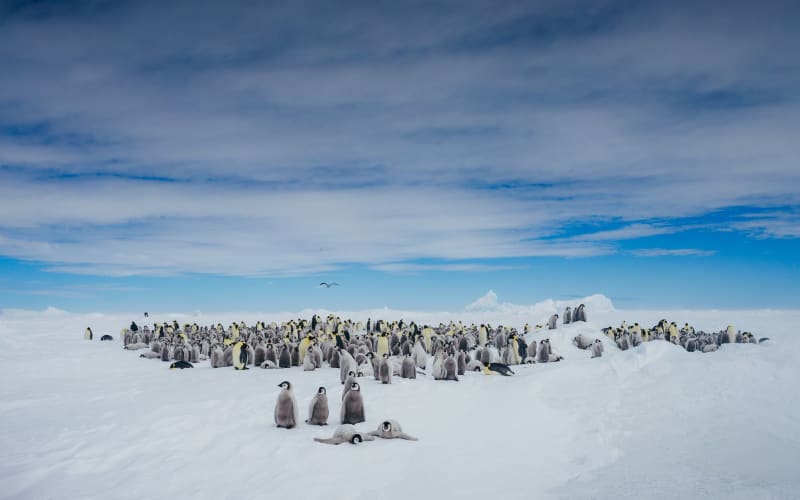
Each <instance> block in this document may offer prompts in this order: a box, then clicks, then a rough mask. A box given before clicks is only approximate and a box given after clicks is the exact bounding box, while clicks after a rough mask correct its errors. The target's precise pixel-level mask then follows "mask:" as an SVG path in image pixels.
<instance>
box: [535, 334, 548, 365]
mask: <svg viewBox="0 0 800 500" xmlns="http://www.w3.org/2000/svg"><path fill="white" fill-rule="evenodd" d="M549 346H550V339H544V340H542V341H541V342H539V351H538V352H537V353H536V362H537V363H547V362H548V361H550V348H549Z"/></svg>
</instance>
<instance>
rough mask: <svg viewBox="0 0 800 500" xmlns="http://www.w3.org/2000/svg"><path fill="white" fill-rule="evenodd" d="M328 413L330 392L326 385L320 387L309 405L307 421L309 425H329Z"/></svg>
mask: <svg viewBox="0 0 800 500" xmlns="http://www.w3.org/2000/svg"><path fill="white" fill-rule="evenodd" d="M328 413H329V411H328V394H327V391H326V390H325V388H324V387H320V388H319V389H317V393H316V394H314V397H313V398H311V403H310V404H309V405H308V420H306V423H308V424H309V425H328Z"/></svg>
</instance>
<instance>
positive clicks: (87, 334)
mask: <svg viewBox="0 0 800 500" xmlns="http://www.w3.org/2000/svg"><path fill="white" fill-rule="evenodd" d="M93 336H94V335H93V334H92V329H91V328H89V327H88V326H87V327H86V331H85V332H84V333H83V340H92V337H93Z"/></svg>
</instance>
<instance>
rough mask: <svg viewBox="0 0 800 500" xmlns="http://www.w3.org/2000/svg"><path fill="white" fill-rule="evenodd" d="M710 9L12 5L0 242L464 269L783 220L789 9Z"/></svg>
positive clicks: (780, 225)
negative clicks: (721, 224) (715, 218)
mask: <svg viewBox="0 0 800 500" xmlns="http://www.w3.org/2000/svg"><path fill="white" fill-rule="evenodd" d="M726 5H727V7H728V8H722V9H721V8H717V7H718V6H715V5H714V4H713V2H708V3H706V2H703V3H696V2H685V3H684V2H677V3H673V4H670V5H669V6H663V5H660V4H658V3H650V4H646V3H642V4H636V5H632V4H629V3H624V2H581V1H575V2H572V1H570V2H536V3H534V2H500V3H497V4H492V5H491V6H487V4H486V3H485V2H434V3H432V4H425V5H416V4H414V3H411V4H408V3H405V4H403V6H402V7H400V6H393V7H388V6H383V7H381V8H379V7H378V6H377V4H371V3H363V2H345V3H339V4H337V5H336V6H335V7H333V6H332V5H331V4H329V3H326V2H304V3H302V4H297V3H294V4H279V3H274V4H272V3H265V4H253V3H250V2H230V3H226V4H224V5H223V4H220V3H218V2H208V1H194V2H188V1H185V2H169V3H168V4H164V3H163V2H150V1H142V2H111V3H105V2H79V3H77V4H76V5H74V6H73V8H71V9H64V8H62V7H59V6H58V5H57V4H48V3H43V4H33V5H30V6H18V7H16V8H13V9H11V8H10V7H8V6H6V7H0V8H2V9H6V10H4V11H0V18H2V19H3V21H2V24H0V28H2V29H0V209H1V210H2V213H3V219H2V221H0V254H2V255H6V256H11V257H14V258H19V259H25V260H33V261H38V262H44V263H48V264H49V265H50V269H52V270H55V271H59V272H72V273H81V274H83V273H88V274H93V273H97V274H110V275H131V274H153V275H171V274H178V273H185V272H210V273H218V274H236V275H276V276H278V275H293V274H298V273H308V272H323V271H328V270H331V269H336V268H339V267H341V266H346V265H350V264H364V265H367V266H370V267H371V268H373V269H379V270H384V271H387V272H422V271H428V270H433V269H438V270H453V271H469V270H473V271H480V270H482V269H485V268H486V266H489V267H491V266H494V264H483V263H480V262H478V263H476V262H474V261H475V260H481V259H503V258H511V257H533V256H565V257H591V256H597V255H607V254H609V253H613V252H617V251H619V248H618V245H619V244H620V243H621V242H625V241H630V240H636V239H640V238H648V237H653V236H658V235H665V234H670V233H675V232H678V231H681V230H683V228H682V226H681V222H680V220H681V219H683V218H687V217H703V216H706V215H708V214H710V213H713V212H715V211H719V210H724V209H726V208H728V207H756V208H759V209H767V210H769V209H774V210H781V209H783V208H785V207H794V209H795V210H796V207H798V206H800V191H798V189H797V187H796V186H798V185H800V169H798V165H797V158H798V157H800V150H799V149H798V146H797V141H796V137H795V135H796V134H795V131H796V130H798V129H800V102H799V101H798V99H797V98H796V97H795V94H796V93H795V92H794V89H795V88H797V86H798V85H799V84H800V64H798V62H797V58H796V57H795V54H796V53H797V51H798V50H800V42H799V39H800V37H798V35H797V33H796V29H795V28H796V21H797V20H798V18H799V17H798V8H797V6H796V4H794V3H792V2H762V3H759V4H758V5H753V4H751V3H744V2H743V3H741V4H737V5H735V6H731V5H730V4H726ZM386 9H389V11H387V10H386ZM221 26H225V29H221ZM767 26H768V27H769V28H768V29H767V28H766V27H767ZM575 226H579V227H580V228H581V229H580V230H570V231H565V230H564V228H567V227H575ZM733 227H734V228H735V229H737V230H739V231H743V232H745V233H746V234H753V235H756V236H759V237H797V236H800V235H798V234H797V231H793V230H792V229H793V227H794V222H793V220H785V219H784V218H782V217H774V218H771V219H769V220H768V218H765V217H761V218H759V219H752V220H746V221H740V222H739V224H738V225H735V226H733ZM662 250H663V251H664V252H671V253H663V254H661V255H688V254H685V253H684V254H682V253H681V252H685V251H687V250H686V249H671V250H670V249H651V250H649V251H651V252H656V251H662ZM647 251H648V250H641V251H639V252H640V253H641V252H647ZM712 251H713V250H708V252H712ZM695 255H696V254H695ZM651 256H652V255H651ZM421 259H438V260H440V261H442V263H441V264H435V265H434V264H424V265H423V264H418V263H415V262H414V261H416V260H421Z"/></svg>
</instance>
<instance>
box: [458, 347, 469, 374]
mask: <svg viewBox="0 0 800 500" xmlns="http://www.w3.org/2000/svg"><path fill="white" fill-rule="evenodd" d="M456 365H457V366H458V374H459V375H464V373H466V371H467V353H466V352H465V351H458V354H457V355H456Z"/></svg>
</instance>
